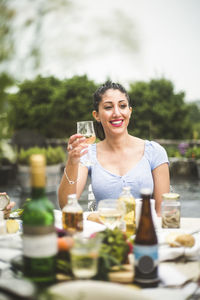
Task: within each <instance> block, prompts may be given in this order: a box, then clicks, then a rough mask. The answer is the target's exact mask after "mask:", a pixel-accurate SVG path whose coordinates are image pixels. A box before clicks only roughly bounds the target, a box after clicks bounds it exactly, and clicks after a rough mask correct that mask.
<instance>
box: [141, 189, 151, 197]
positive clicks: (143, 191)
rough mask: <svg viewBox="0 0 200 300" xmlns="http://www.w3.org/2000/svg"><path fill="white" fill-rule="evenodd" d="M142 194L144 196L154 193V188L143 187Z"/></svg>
mask: <svg viewBox="0 0 200 300" xmlns="http://www.w3.org/2000/svg"><path fill="white" fill-rule="evenodd" d="M140 194H141V195H144V196H148V195H152V190H151V189H150V188H142V189H141V190H140Z"/></svg>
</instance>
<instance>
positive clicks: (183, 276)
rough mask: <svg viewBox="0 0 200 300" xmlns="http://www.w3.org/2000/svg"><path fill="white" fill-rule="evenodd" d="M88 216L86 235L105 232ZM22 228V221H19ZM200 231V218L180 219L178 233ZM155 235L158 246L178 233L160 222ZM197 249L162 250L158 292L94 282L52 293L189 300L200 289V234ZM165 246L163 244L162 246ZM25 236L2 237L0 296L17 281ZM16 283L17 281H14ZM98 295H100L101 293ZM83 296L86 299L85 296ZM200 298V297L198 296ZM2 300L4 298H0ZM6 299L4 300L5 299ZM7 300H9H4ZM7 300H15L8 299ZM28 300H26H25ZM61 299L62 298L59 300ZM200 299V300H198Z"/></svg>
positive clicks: (63, 285) (70, 284)
mask: <svg viewBox="0 0 200 300" xmlns="http://www.w3.org/2000/svg"><path fill="white" fill-rule="evenodd" d="M54 212H55V225H56V226H57V227H59V226H62V225H61V211H59V210H55V211H54ZM87 215H88V212H85V213H84V230H85V232H87V234H90V233H92V232H95V231H101V230H104V228H105V227H104V225H101V224H98V223H95V222H92V221H88V220H87ZM19 222H20V225H21V221H20V220H19ZM199 229H200V218H181V227H180V229H176V231H179V232H186V233H187V232H193V231H195V230H199ZM156 231H157V235H158V239H159V242H162V239H163V238H164V237H165V235H166V234H168V233H169V232H172V231H175V229H163V228H161V218H158V219H157V223H156ZM194 237H195V246H194V247H192V248H191V249H186V248H183V247H181V248H179V249H178V248H170V247H169V246H166V245H163V246H160V247H159V257H160V263H159V276H160V278H161V279H162V280H161V281H162V284H161V285H159V286H158V287H157V288H148V289H140V288H138V287H137V286H135V285H134V284H132V283H127V284H122V283H116V282H103V281H95V280H84V281H81V280H73V281H66V282H62V283H58V284H55V285H54V286H52V287H50V290H51V291H53V292H54V293H57V294H58V295H62V296H64V299H66V300H67V299H70V300H71V299H84V300H89V299H93V298H94V297H95V300H98V299H103V298H105V299H115V300H117V299H123V300H124V299H125V300H126V299H127V300H128V299H132V300H136V299H138V300H139V299H141V300H145V299H154V300H156V299H162V300H164V299H167V300H168V299H169V298H170V297H171V299H176V300H179V299H180V300H184V299H188V297H189V296H190V295H192V294H193V293H195V292H196V291H197V289H198V284H197V281H198V279H199V277H200V261H199V259H200V232H197V233H196V234H195V235H194ZM161 244H162V243H161ZM162 247H163V248H162ZM22 252H23V249H22V232H18V233H16V234H6V235H1V236H0V296H1V281H2V282H3V281H4V284H5V280H7V282H8V285H9V284H10V282H12V279H13V278H15V274H13V272H12V268H11V260H12V259H13V258H15V257H17V256H19V255H22ZM15 279H16V278H15ZM98 291H99V292H98ZM81 295H82V296H83V295H84V297H82V296H81ZM199 297H200V296H199ZM0 299H1V297H0ZM2 299H4V298H2ZM5 299H6V298H5ZM7 299H15V297H14V298H7ZM24 299H25V298H24ZM58 299H59V298H58ZM196 299H198V298H196Z"/></svg>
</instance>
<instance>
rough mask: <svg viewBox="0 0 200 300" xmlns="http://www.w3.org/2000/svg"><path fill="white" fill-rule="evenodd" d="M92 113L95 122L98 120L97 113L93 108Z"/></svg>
mask: <svg viewBox="0 0 200 300" xmlns="http://www.w3.org/2000/svg"><path fill="white" fill-rule="evenodd" d="M92 115H93V118H94V119H95V120H96V121H97V122H100V118H99V114H98V112H97V111H96V110H93V112H92Z"/></svg>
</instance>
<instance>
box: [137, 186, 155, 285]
mask: <svg viewBox="0 0 200 300" xmlns="http://www.w3.org/2000/svg"><path fill="white" fill-rule="evenodd" d="M140 193H141V198H142V210H141V216H140V221H139V225H138V229H137V232H136V237H135V241H134V247H133V254H134V257H135V258H134V269H135V272H134V273H135V277H134V282H135V283H136V284H138V285H140V286H142V287H155V286H157V285H158V281H159V280H158V239H157V235H156V231H155V227H154V222H153V219H152V214H151V194H152V191H151V190H150V189H147V188H146V189H142V190H141V192H140Z"/></svg>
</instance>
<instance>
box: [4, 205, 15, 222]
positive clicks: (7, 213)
mask: <svg viewBox="0 0 200 300" xmlns="http://www.w3.org/2000/svg"><path fill="white" fill-rule="evenodd" d="M15 204H16V203H15V202H14V201H12V202H10V203H9V204H8V205H7V206H6V208H5V209H4V218H9V216H10V213H11V209H12V208H13V207H14V206H15Z"/></svg>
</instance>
